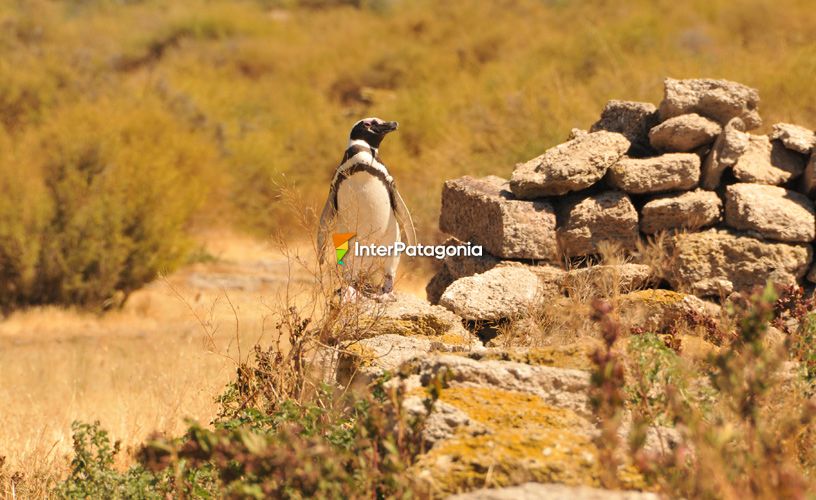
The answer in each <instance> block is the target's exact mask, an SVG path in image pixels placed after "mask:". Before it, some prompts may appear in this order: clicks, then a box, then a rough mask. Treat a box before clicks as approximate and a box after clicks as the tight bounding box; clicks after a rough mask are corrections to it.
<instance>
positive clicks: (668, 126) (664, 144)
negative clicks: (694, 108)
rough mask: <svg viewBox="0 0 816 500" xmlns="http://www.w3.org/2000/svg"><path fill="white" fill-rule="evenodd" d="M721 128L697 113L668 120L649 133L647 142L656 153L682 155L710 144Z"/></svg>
mask: <svg viewBox="0 0 816 500" xmlns="http://www.w3.org/2000/svg"><path fill="white" fill-rule="evenodd" d="M720 132H722V127H720V125H719V124H718V123H717V122H715V121H712V120H709V119H708V118H703V117H702V116H700V115H698V114H697V113H690V114H687V115H680V116H675V117H674V118H669V119H668V120H666V121H664V122H663V123H661V124H660V125H658V126H656V127H654V128H653V129H652V130H651V131H649V142H650V143H651V145H652V147H653V148H655V149H656V150H658V151H665V152H669V153H684V152H689V151H694V150H695V149H697V148H699V147H700V146H705V145H706V144H711V143H712V142H714V139H715V138H716V137H717V136H718V135H720Z"/></svg>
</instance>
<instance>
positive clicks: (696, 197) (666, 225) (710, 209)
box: [640, 189, 722, 234]
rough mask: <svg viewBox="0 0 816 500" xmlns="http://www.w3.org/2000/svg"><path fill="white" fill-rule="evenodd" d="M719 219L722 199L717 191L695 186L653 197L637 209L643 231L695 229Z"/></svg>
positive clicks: (648, 232)
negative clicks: (675, 192)
mask: <svg viewBox="0 0 816 500" xmlns="http://www.w3.org/2000/svg"><path fill="white" fill-rule="evenodd" d="M721 219H722V201H721V200H720V197H719V196H717V193H714V192H712V191H704V190H702V189H697V190H695V191H689V192H686V193H682V194H669V195H663V196H659V197H657V198H654V199H652V200H650V201H648V202H646V204H644V205H643V208H641V210H640V230H641V231H642V232H644V233H646V234H655V233H659V232H660V231H672V230H675V229H691V230H697V229H701V228H703V227H706V226H713V225H714V224H716V223H718V222H719V221H720V220H721Z"/></svg>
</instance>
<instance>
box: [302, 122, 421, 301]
mask: <svg viewBox="0 0 816 500" xmlns="http://www.w3.org/2000/svg"><path fill="white" fill-rule="evenodd" d="M397 125H398V124H397V122H386V121H383V120H381V119H379V118H365V119H363V120H360V121H358V122H357V123H355V124H354V127H353V128H352V129H351V134H350V138H349V143H348V146H347V148H346V151H345V154H344V155H343V160H342V161H341V162H340V166H338V167H337V170H336V171H335V173H334V178H333V179H332V183H331V187H330V188H329V196H328V199H327V200H326V204H325V205H324V207H323V212H322V214H321V216H320V227H319V229H318V235H317V240H318V249H319V251H320V256H321V261H322V259H323V258H324V257H325V254H326V253H327V251H328V250H329V249H328V248H326V246H325V245H326V242H327V241H331V237H329V233H330V232H331V233H334V234H342V233H354V234H355V236H354V237H353V238H352V239H351V241H349V250H348V253H347V254H346V255H345V256H344V257H343V259H342V260H343V265H342V266H340V268H341V269H340V271H341V278H342V280H343V281H344V283H343V287H342V290H343V296H344V297H345V298H347V299H349V298H352V299H353V298H354V297H356V295H357V294H358V293H360V292H363V293H367V294H373V295H376V297H377V298H378V299H380V300H390V299H391V298H392V297H393V294H392V290H393V288H394V277H395V276H396V273H397V266H398V265H399V255H393V254H392V255H386V256H376V255H361V256H357V255H354V244H355V243H357V244H358V245H359V246H361V247H362V246H370V245H372V244H374V245H382V246H392V247H393V245H394V244H395V243H397V242H399V241H401V239H400V229H402V231H403V232H404V234H405V243H406V244H408V245H415V244H416V231H415V230H414V223H413V221H412V220H411V214H410V213H409V212H408V207H406V206H405V202H404V201H403V199H402V197H401V196H400V194H399V192H398V191H397V187H396V185H395V183H394V178H393V177H392V176H391V174H390V173H389V172H388V168H386V166H385V165H383V163H382V162H380V157H379V148H380V143H381V142H382V140H383V138H384V137H385V136H386V134H388V133H390V132H393V131H394V130H396V129H397ZM331 250H332V252H333V250H334V249H331Z"/></svg>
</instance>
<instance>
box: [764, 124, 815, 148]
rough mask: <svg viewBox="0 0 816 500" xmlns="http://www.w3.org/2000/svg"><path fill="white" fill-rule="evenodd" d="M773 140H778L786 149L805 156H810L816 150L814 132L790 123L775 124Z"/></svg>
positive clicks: (772, 134)
mask: <svg viewBox="0 0 816 500" xmlns="http://www.w3.org/2000/svg"><path fill="white" fill-rule="evenodd" d="M771 139H778V140H779V141H780V142H782V144H783V145H784V146H785V147H786V148H788V149H792V150H793V151H796V152H798V153H802V154H804V155H809V154H810V153H811V151H813V148H816V134H814V133H813V131H812V130H808V129H806V128H805V127H800V126H799V125H792V124H790V123H777V124H775V125H774V126H773V132H772V133H771Z"/></svg>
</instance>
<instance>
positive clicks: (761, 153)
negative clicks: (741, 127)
mask: <svg viewBox="0 0 816 500" xmlns="http://www.w3.org/2000/svg"><path fill="white" fill-rule="evenodd" d="M733 170H734V177H736V178H737V179H738V180H739V181H740V182H751V183H755V184H771V185H779V184H784V183H786V182H788V181H790V180H793V179H795V178H797V177H799V176H800V175H802V172H803V171H804V170H805V157H804V156H802V155H800V154H799V153H795V152H793V151H791V150H789V149H788V148H786V147H785V146H783V145H782V143H781V142H779V141H771V140H770V139H769V138H768V136H765V135H750V136H749V141H748V148H747V149H746V151H745V153H743V155H742V156H740V158H739V160H737V163H736V164H735V165H734V166H733Z"/></svg>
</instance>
